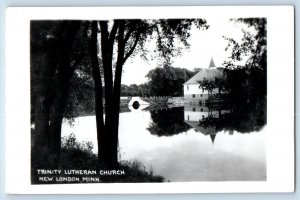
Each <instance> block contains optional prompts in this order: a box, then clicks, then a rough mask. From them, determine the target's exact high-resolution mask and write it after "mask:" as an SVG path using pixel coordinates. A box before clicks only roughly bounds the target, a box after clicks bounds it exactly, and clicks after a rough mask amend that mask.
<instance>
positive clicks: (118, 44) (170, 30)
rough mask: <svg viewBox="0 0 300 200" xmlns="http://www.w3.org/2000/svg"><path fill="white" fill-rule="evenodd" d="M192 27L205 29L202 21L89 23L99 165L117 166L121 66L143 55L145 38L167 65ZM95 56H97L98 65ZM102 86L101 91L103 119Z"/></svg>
mask: <svg viewBox="0 0 300 200" xmlns="http://www.w3.org/2000/svg"><path fill="white" fill-rule="evenodd" d="M192 25H195V26H196V27H197V28H199V29H201V28H208V26H207V25H206V21H205V20H203V19H166V20H165V19H162V20H113V21H93V22H92V31H91V39H90V53H91V60H92V67H93V77H94V82H95V99H96V101H95V103H96V124H97V137H98V158H99V162H101V163H102V164H104V165H107V166H114V165H116V164H117V163H118V125H119V109H120V91H121V78H122V71H123V66H124V63H125V62H126V61H127V59H128V58H129V57H131V56H132V55H134V54H137V53H139V54H140V56H142V57H145V56H146V54H147V48H146V47H145V44H146V42H147V41H148V40H149V39H151V40H155V48H156V50H157V52H158V54H159V56H160V58H161V59H162V60H163V62H164V63H170V61H171V60H170V58H171V57H173V56H175V55H178V54H179V53H180V50H181V48H180V47H182V46H179V45H178V44H182V45H183V46H184V47H189V44H188V40H187V39H188V38H189V37H190V33H189V31H190V30H191V27H192ZM98 33H99V34H98ZM98 38H99V41H100V42H99V44H98ZM152 50H153V49H152ZM98 53H99V54H100V55H101V56H100V60H101V63H100V62H99V58H98ZM101 68H102V69H103V79H104V80H103V81H102V76H101V73H100V72H101V70H100V69H101ZM103 87H104V88H105V92H104V93H105V94H104V97H105V119H104V117H103V100H102V92H103Z"/></svg>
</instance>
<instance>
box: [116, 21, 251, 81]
mask: <svg viewBox="0 0 300 200" xmlns="http://www.w3.org/2000/svg"><path fill="white" fill-rule="evenodd" d="M205 19H206V20H207V24H208V25H209V26H210V27H209V28H208V29H207V30H199V29H196V28H195V27H193V28H192V29H191V32H190V33H191V37H190V39H189V43H190V44H191V46H190V48H189V49H188V50H184V52H183V53H182V55H181V56H178V57H176V58H173V64H172V66H173V67H180V68H187V69H189V70H193V69H194V68H207V67H208V65H209V62H210V59H211V58H213V60H214V62H215V65H216V66H217V67H221V66H222V63H223V62H224V61H225V60H227V59H228V57H229V55H230V54H229V51H228V52H226V51H225V48H226V46H227V44H228V42H227V41H226V40H225V39H224V38H223V36H227V37H232V38H235V39H237V41H239V40H240V39H241V38H242V36H243V34H242V31H241V30H242V28H245V26H244V25H242V24H240V23H234V22H232V21H229V19H224V18H223V19H220V18H219V19H218V18H205ZM153 48H154V46H153ZM155 67H162V66H159V65H158V63H157V60H156V59H154V60H150V61H148V62H147V61H144V60H142V59H141V58H140V57H139V56H138V55H136V56H134V57H132V58H130V59H128V61H127V62H126V63H125V65H124V67H123V69H124V70H123V76H122V84H126V85H130V84H141V83H145V82H147V81H148V79H147V78H146V77H145V76H146V75H147V73H148V72H149V71H150V70H151V69H154V68H155Z"/></svg>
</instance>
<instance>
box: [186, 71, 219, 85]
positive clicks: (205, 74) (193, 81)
mask: <svg viewBox="0 0 300 200" xmlns="http://www.w3.org/2000/svg"><path fill="white" fill-rule="evenodd" d="M215 78H223V70H222V69H217V68H205V69H202V70H200V71H199V72H198V73H197V74H196V75H194V76H193V77H192V78H190V79H189V80H188V81H187V82H185V83H184V84H183V85H198V84H199V83H198V81H202V80H204V79H206V80H214V79H215Z"/></svg>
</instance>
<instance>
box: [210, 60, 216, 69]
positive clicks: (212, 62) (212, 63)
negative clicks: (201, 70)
mask: <svg viewBox="0 0 300 200" xmlns="http://www.w3.org/2000/svg"><path fill="white" fill-rule="evenodd" d="M214 67H216V65H215V63H214V60H213V58H211V59H210V63H209V68H214Z"/></svg>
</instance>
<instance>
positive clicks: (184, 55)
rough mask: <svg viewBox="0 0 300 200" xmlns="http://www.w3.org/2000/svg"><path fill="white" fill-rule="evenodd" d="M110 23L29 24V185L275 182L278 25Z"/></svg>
mask: <svg viewBox="0 0 300 200" xmlns="http://www.w3.org/2000/svg"><path fill="white" fill-rule="evenodd" d="M103 9H105V8H103ZM103 9H102V10H103ZM165 9H166V10H167V8H165ZM145 10H146V9H145ZM211 10H212V11H213V9H211ZM224 10H225V11H224V12H227V11H226V9H225V8H224ZM185 12H186V13H188V9H186V8H185ZM111 16H113V14H110V15H107V17H105V18H104V17H99V18H97V17H95V16H93V17H91V18H86V17H83V18H80V17H74V18H64V17H61V18H55V19H51V18H50V19H47V18H40V19H39V18H36V17H35V18H31V19H30V20H28V21H27V32H28V37H27V38H28V40H27V43H28V44H27V45H28V47H29V50H28V54H27V55H28V56H27V59H28V60H27V61H28V63H29V72H28V74H29V77H27V80H28V82H29V86H28V88H29V98H28V104H29V105H30V106H28V110H29V116H27V117H28V119H29V118H30V119H29V121H30V125H29V126H28V131H29V132H30V133H29V137H28V140H27V142H28V144H27V145H28V147H29V148H28V150H29V152H30V153H29V158H30V160H28V164H29V165H27V166H29V168H28V169H29V170H30V173H29V176H30V177H29V180H27V182H29V185H31V186H45V185H56V186H57V187H59V185H65V186H68V185H69V186H72V185H82V184H83V185H91V184H96V185H99V187H101V185H106V184H111V183H126V184H131V183H160V185H168V184H171V183H208V184H209V183H216V184H218V183H221V184H226V183H232V182H233V183H235V182H237V183H238V182H241V183H245V182H246V183H257V185H259V184H266V183H267V182H268V180H272V176H273V174H271V172H272V170H270V171H269V167H270V165H269V164H270V157H273V158H274V157H276V155H275V156H273V155H271V156H270V154H271V153H270V152H271V151H273V150H272V148H274V147H273V146H272V145H268V142H270V141H269V140H270V139H271V140H272V135H270V134H272V132H274V129H273V128H274V125H273V124H274V123H273V122H274V121H275V120H273V119H272V118H271V119H270V114H269V113H271V112H272V110H269V109H270V108H271V109H272V108H273V105H274V103H273V101H274V96H272V94H273V93H274V90H276V89H277V92H278V93H279V95H281V94H282V96H284V91H282V89H281V88H274V87H272V85H271V86H270V85H269V83H270V82H269V81H268V80H269V79H273V77H275V76H274V75H273V74H270V72H269V70H270V69H271V68H272V67H274V66H273V65H272V64H270V62H269V61H270V60H272V59H273V57H270V53H269V51H272V48H274V45H273V47H272V42H270V39H269V36H270V35H271V37H273V36H272V34H270V32H272V29H271V30H270V29H269V23H270V22H269V19H270V17H268V16H266V15H265V16H264V15H249V16H245V15H238V14H237V15H224V16H222V15H221V14H218V13H217V10H216V12H215V14H209V15H207V14H206V15H205V14H204V15H203V16H202V15H201V12H199V13H198V14H197V15H196V16H197V17H195V15H191V16H190V17H189V15H183V16H182V17H181V15H179V16H180V17H175V16H174V14H173V15H170V16H168V17H163V16H164V15H158V16H157V17H156V15H153V17H145V16H138V15H137V16H135V17H123V18H122V17H120V15H116V16H115V17H111ZM121 16H122V15H121ZM166 16H167V15H166ZM271 22H272V21H271ZM271 41H272V39H271ZM270 45H271V50H270ZM271 55H272V54H271ZM285 67H286V68H289V66H288V65H287V66H285ZM271 70H272V69H271ZM284 71H285V70H284V67H282V74H281V76H283V75H284V73H285V72H284ZM287 71H289V69H287ZM287 74H289V72H287ZM277 75H279V74H276V77H278V76H277ZM286 78H287V77H286ZM289 78H293V77H292V76H290V75H289ZM278 81H280V80H278ZM270 91H271V92H270ZM269 94H271V96H270V95H269ZM19 98H22V97H19ZM26 98H27V97H26ZM270 99H271V100H270ZM277 100H280V99H277ZM278 109H284V107H283V108H278ZM287 110H289V108H287ZM27 113H28V112H27ZM272 113H273V112H272ZM269 123H271V128H270V127H269ZM282 123H285V122H284V120H283V121H282ZM277 125H278V126H279V124H277ZM283 125H284V124H283ZM286 127H288V128H287V129H286V130H289V128H290V127H291V128H292V126H290V125H287V126H286ZM270 130H273V131H270ZM274 138H279V137H276V136H274ZM289 141H291V143H292V140H289ZM270 149H271V150H270ZM287 152H288V151H287ZM289 153H290V152H289ZM292 155H293V154H292V153H291V154H289V155H287V158H289V156H292ZM287 163H288V162H287ZM270 174H271V175H270ZM269 175H270V176H271V178H270V176H269Z"/></svg>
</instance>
